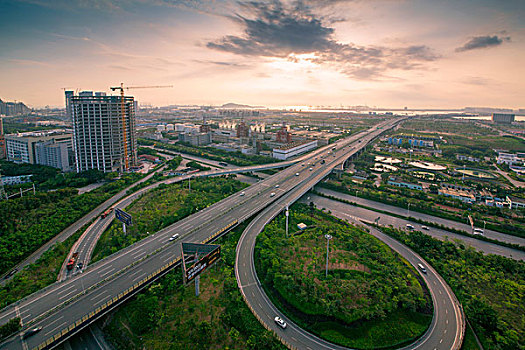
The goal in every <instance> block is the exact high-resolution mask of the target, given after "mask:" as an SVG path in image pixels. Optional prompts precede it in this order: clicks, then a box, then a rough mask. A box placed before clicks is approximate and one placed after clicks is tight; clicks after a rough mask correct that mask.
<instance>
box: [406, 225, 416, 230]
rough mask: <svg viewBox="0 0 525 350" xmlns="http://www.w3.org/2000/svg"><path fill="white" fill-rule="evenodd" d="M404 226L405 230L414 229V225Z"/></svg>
mask: <svg viewBox="0 0 525 350" xmlns="http://www.w3.org/2000/svg"><path fill="white" fill-rule="evenodd" d="M406 228H407V230H413V229H414V225H412V224H406Z"/></svg>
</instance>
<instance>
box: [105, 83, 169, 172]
mask: <svg viewBox="0 0 525 350" xmlns="http://www.w3.org/2000/svg"><path fill="white" fill-rule="evenodd" d="M170 87H173V85H152V86H124V83H120V86H114V87H110V90H111V91H115V90H120V112H121V115H122V136H123V139H124V163H125V167H124V171H128V169H129V160H128V139H127V136H126V110H125V108H124V90H130V89H160V88H170Z"/></svg>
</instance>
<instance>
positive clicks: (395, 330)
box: [312, 310, 432, 349]
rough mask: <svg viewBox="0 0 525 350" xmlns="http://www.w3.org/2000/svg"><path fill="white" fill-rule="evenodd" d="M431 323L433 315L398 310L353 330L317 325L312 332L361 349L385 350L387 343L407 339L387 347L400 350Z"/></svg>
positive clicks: (324, 324)
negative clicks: (386, 340)
mask: <svg viewBox="0 0 525 350" xmlns="http://www.w3.org/2000/svg"><path fill="white" fill-rule="evenodd" d="M431 321H432V316H431V315H425V314H422V313H419V312H413V311H410V310H397V311H394V312H392V313H390V314H388V315H387V316H386V317H385V318H383V319H373V320H370V321H366V322H363V323H362V324H358V325H354V326H351V327H345V326H343V325H341V324H339V323H335V322H325V323H318V324H314V325H313V326H312V329H313V330H314V333H316V334H319V335H320V336H321V337H322V338H324V339H328V340H330V341H332V342H334V343H338V344H342V345H346V346H349V347H353V348H357V349H378V348H385V339H392V340H394V339H400V338H401V339H405V341H401V342H399V343H398V344H392V345H391V346H387V348H397V347H398V346H402V345H404V344H409V343H411V342H412V341H415V339H417V336H418V335H420V334H421V331H422V330H426V328H427V327H428V325H429V324H430V322H431Z"/></svg>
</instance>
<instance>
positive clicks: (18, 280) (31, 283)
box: [0, 224, 89, 309]
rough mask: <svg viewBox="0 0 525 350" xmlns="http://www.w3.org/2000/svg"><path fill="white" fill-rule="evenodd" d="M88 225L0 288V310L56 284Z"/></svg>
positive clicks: (55, 246) (52, 248)
mask: <svg viewBox="0 0 525 350" xmlns="http://www.w3.org/2000/svg"><path fill="white" fill-rule="evenodd" d="M88 225H89V224H88ZM88 225H85V226H84V227H83V228H82V229H80V230H78V231H77V232H76V233H75V234H74V235H72V236H71V237H69V238H68V239H66V240H65V241H64V242H61V243H57V244H55V245H54V246H53V247H51V248H50V249H49V250H47V251H46V252H45V253H43V254H42V256H41V257H40V259H38V260H37V261H36V262H35V263H34V264H30V265H28V266H26V267H25V268H24V269H23V270H22V271H19V272H18V273H17V274H16V275H15V276H14V277H13V278H12V279H11V280H10V281H9V282H7V283H6V284H5V285H4V286H1V287H0V300H1V302H0V309H1V308H3V307H5V306H7V305H9V304H11V303H14V302H15V301H17V300H20V299H22V298H24V297H26V296H28V295H30V294H32V293H34V292H36V291H38V290H40V289H42V288H44V287H46V286H48V285H50V284H53V283H54V282H56V280H57V277H58V273H59V272H60V268H61V267H62V264H63V263H64V260H65V259H66V257H67V255H68V253H69V251H70V249H71V247H72V246H73V244H74V243H75V242H76V240H77V239H78V238H79V237H80V235H81V234H82V232H84V230H85V229H86V228H87V226H88Z"/></svg>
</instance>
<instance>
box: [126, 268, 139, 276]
mask: <svg viewBox="0 0 525 350" xmlns="http://www.w3.org/2000/svg"><path fill="white" fill-rule="evenodd" d="M141 272H142V269H138V270H137V271H135V272H133V273H132V274H131V275H129V277H133V276H135V275H136V274H137V273H141Z"/></svg>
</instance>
